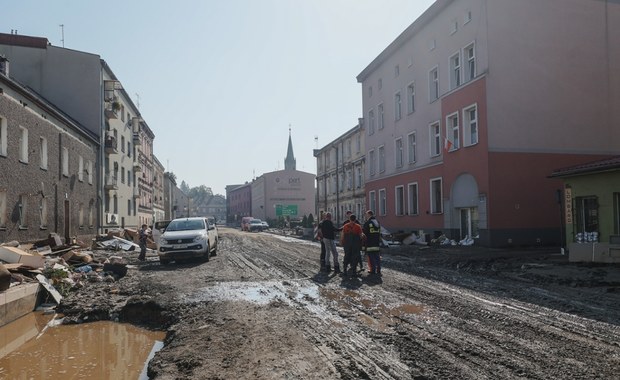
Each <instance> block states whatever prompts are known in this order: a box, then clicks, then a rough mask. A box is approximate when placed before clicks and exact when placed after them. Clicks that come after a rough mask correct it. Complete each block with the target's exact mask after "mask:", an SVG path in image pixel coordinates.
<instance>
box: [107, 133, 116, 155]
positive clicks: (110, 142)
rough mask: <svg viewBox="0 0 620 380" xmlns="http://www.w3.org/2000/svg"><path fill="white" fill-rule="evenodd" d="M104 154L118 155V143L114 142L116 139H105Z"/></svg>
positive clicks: (108, 137) (110, 137) (109, 137)
mask: <svg viewBox="0 0 620 380" xmlns="http://www.w3.org/2000/svg"><path fill="white" fill-rule="evenodd" d="M105 152H106V154H115V153H118V142H117V141H116V138H114V137H112V136H107V137H106V138H105Z"/></svg>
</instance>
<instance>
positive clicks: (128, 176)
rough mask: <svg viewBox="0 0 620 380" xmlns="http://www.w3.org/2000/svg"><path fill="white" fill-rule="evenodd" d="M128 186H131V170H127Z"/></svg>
mask: <svg viewBox="0 0 620 380" xmlns="http://www.w3.org/2000/svg"><path fill="white" fill-rule="evenodd" d="M127 185H128V186H131V170H129V169H127Z"/></svg>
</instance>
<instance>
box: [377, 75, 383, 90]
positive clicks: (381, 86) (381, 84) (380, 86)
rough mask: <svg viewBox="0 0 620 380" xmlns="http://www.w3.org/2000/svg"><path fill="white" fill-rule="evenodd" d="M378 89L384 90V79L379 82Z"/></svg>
mask: <svg viewBox="0 0 620 380" xmlns="http://www.w3.org/2000/svg"><path fill="white" fill-rule="evenodd" d="M377 87H378V88H379V90H381V89H382V88H383V79H381V78H379V81H378V82H377Z"/></svg>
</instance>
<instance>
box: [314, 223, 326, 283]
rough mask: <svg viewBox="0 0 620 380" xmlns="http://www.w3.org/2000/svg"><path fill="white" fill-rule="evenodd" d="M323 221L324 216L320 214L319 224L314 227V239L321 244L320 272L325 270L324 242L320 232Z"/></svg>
mask: <svg viewBox="0 0 620 380" xmlns="http://www.w3.org/2000/svg"><path fill="white" fill-rule="evenodd" d="M324 219H325V215H323V213H322V212H321V218H320V220H321V221H320V222H319V224H318V225H317V226H316V227H315V231H314V238H315V239H317V240H318V241H319V242H320V243H321V256H320V261H321V269H320V270H321V271H324V270H325V242H324V241H323V233H322V232H321V228H323V220H324Z"/></svg>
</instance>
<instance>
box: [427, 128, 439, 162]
mask: <svg viewBox="0 0 620 380" xmlns="http://www.w3.org/2000/svg"><path fill="white" fill-rule="evenodd" d="M429 136H430V142H431V157H435V156H439V155H440V154H441V129H440V128H439V123H435V124H431V126H430V132H429Z"/></svg>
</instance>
